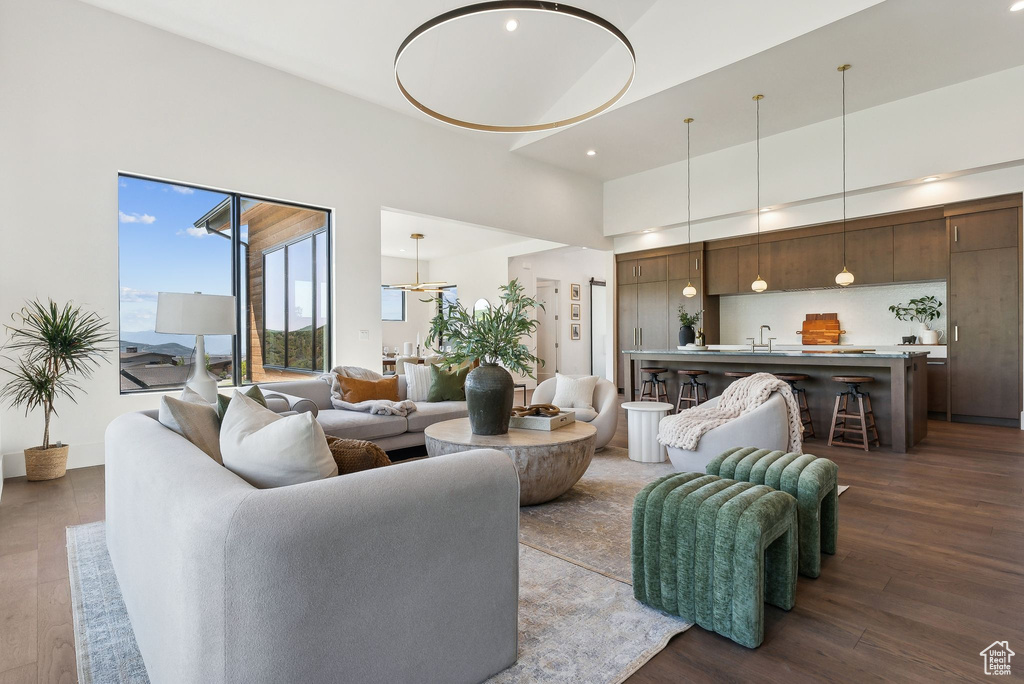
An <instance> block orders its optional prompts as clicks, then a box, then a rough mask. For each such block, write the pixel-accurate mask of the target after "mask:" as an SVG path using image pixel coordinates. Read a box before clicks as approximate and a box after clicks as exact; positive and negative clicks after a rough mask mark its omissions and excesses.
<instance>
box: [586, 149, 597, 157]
mask: <svg viewBox="0 0 1024 684" xmlns="http://www.w3.org/2000/svg"><path fill="white" fill-rule="evenodd" d="M595 154H597V150H587V156H588V157H593V156H594V155H595Z"/></svg>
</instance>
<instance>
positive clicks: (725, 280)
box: [704, 247, 739, 295]
mask: <svg viewBox="0 0 1024 684" xmlns="http://www.w3.org/2000/svg"><path fill="white" fill-rule="evenodd" d="M738 249H739V248H737V247H725V248H723V249H713V250H712V249H709V250H707V251H706V252H705V254H704V264H705V270H706V271H707V283H706V285H707V290H708V294H709V295H721V294H735V293H736V291H737V290H736V284H737V283H738V282H739V281H738V278H737V253H738Z"/></svg>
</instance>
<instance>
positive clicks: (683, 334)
mask: <svg viewBox="0 0 1024 684" xmlns="http://www.w3.org/2000/svg"><path fill="white" fill-rule="evenodd" d="M684 306H685V304H680V305H679V326H680V327H679V346H681V347H685V346H686V345H688V344H693V343H694V341H695V340H696V339H697V333H696V332H695V331H694V329H693V326H695V325H697V324H698V323H700V316H701V314H703V313H704V309H701V310H700V311H698V312H697V313H695V314H691V313H688V312H687V311H686V310H685V309H684Z"/></svg>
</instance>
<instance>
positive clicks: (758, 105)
mask: <svg viewBox="0 0 1024 684" xmlns="http://www.w3.org/2000/svg"><path fill="white" fill-rule="evenodd" d="M761 97H762V96H755V98H754V106H755V114H754V118H755V124H754V131H755V138H754V146H755V150H756V156H757V206H756V207H755V208H754V210H755V211H756V212H757V277H758V278H760V277H761Z"/></svg>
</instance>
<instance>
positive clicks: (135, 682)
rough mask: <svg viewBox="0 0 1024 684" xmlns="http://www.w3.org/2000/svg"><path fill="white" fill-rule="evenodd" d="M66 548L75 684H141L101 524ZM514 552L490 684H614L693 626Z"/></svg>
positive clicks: (588, 576) (602, 579)
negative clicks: (506, 657)
mask: <svg viewBox="0 0 1024 684" xmlns="http://www.w3.org/2000/svg"><path fill="white" fill-rule="evenodd" d="M67 540H68V570H69V575H70V579H71V603H72V612H73V615H74V627H75V652H76V653H77V654H78V681H79V682H80V684H148V682H149V678H148V677H147V675H146V668H145V664H144V663H143V660H142V655H141V654H140V653H139V649H138V646H137V644H136V643H135V636H134V634H133V632H132V627H131V622H130V620H129V618H128V613H127V611H126V609H125V606H124V601H123V600H122V598H121V591H120V587H119V586H118V583H117V578H116V576H115V574H114V568H113V566H112V565H111V563H110V556H109V555H108V554H107V546H106V540H105V538H104V524H103V523H102V522H96V523H90V524H87V525H78V526H76V527H69V528H68V530H67ZM519 550H520V553H519V583H520V584H519V660H518V662H517V663H516V664H515V665H513V666H512V667H510V668H509V669H507V670H504V671H502V672H500V673H498V674H497V675H496V676H494V677H493V678H492V679H491V680H489V681H491V682H494V683H495V684H511V683H512V682H551V683H558V684H561V683H563V682H564V683H566V684H568V683H583V682H595V683H608V684H618V683H619V682H622V681H624V680H625V679H626V678H627V677H629V676H630V675H631V674H633V673H634V672H635V671H636V670H637V669H638V668H639V667H640V666H641V665H643V664H644V663H646V662H647V661H648V660H649V659H650V658H652V657H653V656H654V655H655V654H656V653H657V652H658V651H660V650H661V649H663V648H664V647H665V645H666V644H667V643H668V641H669V639H671V638H672V637H673V636H674V635H676V634H678V633H680V632H683V631H685V630H687V629H689V628H690V626H691V623H688V622H686V621H684V620H682V619H680V618H677V617H672V616H669V615H666V614H664V613H661V612H659V611H656V610H653V609H651V608H648V607H647V606H644V605H642V604H640V603H638V602H637V601H635V600H634V599H633V590H632V588H631V587H630V586H629V585H628V584H624V583H622V582H619V581H617V580H614V579H611V578H609V577H606V576H604V575H602V574H598V573H594V572H591V571H589V570H587V569H585V568H583V567H581V566H580V565H578V564H573V563H570V562H568V561H565V560H563V559H561V558H558V557H555V556H552V555H549V554H546V553H542V552H540V551H538V550H536V549H534V548H531V547H528V546H525V545H522V544H520V546H519ZM627 551H628V547H627Z"/></svg>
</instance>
